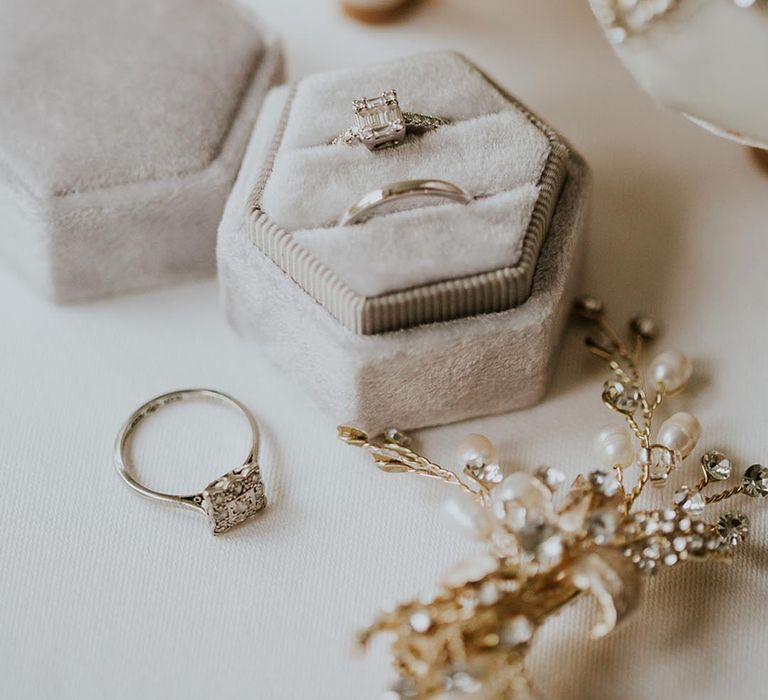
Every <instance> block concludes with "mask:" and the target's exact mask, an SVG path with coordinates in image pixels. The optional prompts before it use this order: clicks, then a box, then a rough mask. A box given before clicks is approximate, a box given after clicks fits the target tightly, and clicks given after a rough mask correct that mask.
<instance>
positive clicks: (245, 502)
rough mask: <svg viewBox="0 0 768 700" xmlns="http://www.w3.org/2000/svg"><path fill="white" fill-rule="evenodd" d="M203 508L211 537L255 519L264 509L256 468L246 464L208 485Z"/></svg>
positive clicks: (256, 466) (261, 487) (259, 472)
mask: <svg viewBox="0 0 768 700" xmlns="http://www.w3.org/2000/svg"><path fill="white" fill-rule="evenodd" d="M202 505H203V510H205V512H206V513H207V515H208V523H209V525H210V526H211V531H212V532H213V534H214V535H220V534H221V533H223V532H226V531H227V530H229V529H230V528H232V527H234V526H235V525H239V524H240V523H242V522H243V521H245V520H247V519H248V518H250V517H252V516H254V515H256V513H258V512H259V511H260V510H261V509H262V508H264V506H266V505H267V499H266V497H265V496H264V484H263V483H262V481H261V470H260V469H259V465H258V464H248V465H246V466H244V467H241V468H240V469H235V470H234V471H231V472H229V474H225V475H224V476H222V477H220V478H218V479H217V480H216V481H214V482H212V483H210V484H209V485H208V487H207V488H206V489H205V491H203V503H202Z"/></svg>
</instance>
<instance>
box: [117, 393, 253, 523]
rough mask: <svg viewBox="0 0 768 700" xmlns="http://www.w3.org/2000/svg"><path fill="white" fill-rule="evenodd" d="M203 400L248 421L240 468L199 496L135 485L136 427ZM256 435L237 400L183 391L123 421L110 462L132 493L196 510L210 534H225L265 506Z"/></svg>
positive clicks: (249, 416) (160, 398) (158, 399)
mask: <svg viewBox="0 0 768 700" xmlns="http://www.w3.org/2000/svg"><path fill="white" fill-rule="evenodd" d="M188 400H207V401H213V402H215V403H218V404H222V405H224V406H227V407H229V408H233V409H234V410H235V411H236V412H238V413H239V414H240V415H241V416H242V417H243V418H245V419H246V421H247V422H248V426H249V428H250V431H251V444H250V447H249V449H248V454H247V456H246V458H245V460H244V461H243V463H242V465H241V466H240V467H238V468H237V469H234V470H233V471H231V472H228V473H227V474H225V475H224V476H221V477H219V478H218V479H216V480H215V481H212V482H211V483H210V484H209V485H208V486H207V487H206V488H205V489H204V490H203V491H202V492H201V493H196V494H192V495H190V496H176V495H173V494H170V493H162V492H160V491H154V490H152V489H150V488H148V487H146V486H144V485H143V484H141V483H139V481H138V480H137V479H136V477H135V476H134V474H133V471H134V470H133V464H132V461H131V458H130V449H129V447H130V440H131V437H132V435H133V433H134V432H135V430H136V428H137V427H138V426H139V424H140V423H141V422H142V421H143V420H144V419H145V418H147V417H148V416H150V415H152V414H153V413H155V412H156V411H158V410H159V409H161V408H163V407H164V406H168V405H171V404H174V403H177V402H179V401H188ZM258 447H259V433H258V426H257V425H256V419H255V418H254V417H253V415H252V414H251V412H250V411H249V410H248V409H247V408H246V407H245V406H243V404H241V403H240V402H239V401H237V400H236V399H233V398H232V397H231V396H228V395H227V394H223V393H221V392H219V391H214V390H213V389H183V390H181V391H172V392H170V393H168V394H163V395H162V396H158V397H156V398H154V399H151V400H150V401H147V403H145V404H144V405H143V406H141V407H140V408H138V409H137V410H136V411H135V412H134V413H133V414H132V415H131V416H130V418H128V420H127V421H126V422H125V424H124V425H123V427H122V428H121V429H120V432H119V433H118V435H117V439H116V440H115V450H114V461H115V468H116V469H117V473H118V474H119V475H120V477H121V478H122V479H123V481H124V482H125V483H126V484H127V485H128V486H129V487H130V488H131V489H133V490H134V491H136V492H137V493H139V494H141V495H142V496H146V497H147V498H152V499H154V500H158V501H165V502H167V503H174V504H176V505H181V506H185V507H187V508H192V509H194V510H196V511H199V512H201V513H203V514H204V515H206V516H207V518H208V523H209V525H210V528H211V531H212V532H213V534H214V535H219V534H221V533H223V532H226V531H227V530H229V529H230V528H232V527H234V526H235V525H238V524H240V523H242V522H243V521H245V520H247V519H248V518H250V517H251V516H253V515H255V514H256V513H258V512H259V511H260V510H261V509H262V508H264V507H265V506H266V504H267V499H266V497H265V495H264V484H263V482H262V480H261V471H260V468H259V464H258V462H257V457H258Z"/></svg>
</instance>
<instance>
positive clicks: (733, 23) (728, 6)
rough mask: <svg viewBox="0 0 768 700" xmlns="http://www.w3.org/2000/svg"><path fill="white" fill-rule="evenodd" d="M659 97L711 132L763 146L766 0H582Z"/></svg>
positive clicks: (766, 138)
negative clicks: (587, 0) (588, 2)
mask: <svg viewBox="0 0 768 700" xmlns="http://www.w3.org/2000/svg"><path fill="white" fill-rule="evenodd" d="M590 4H591V6H592V10H593V11H594V13H595V15H596V16H597V18H598V20H599V21H600V22H601V24H602V25H603V28H604V29H605V32H606V35H607V37H608V39H609V41H610V42H611V43H612V44H613V47H614V49H615V51H616V53H617V54H618V56H619V58H621V60H622V61H623V63H624V64H625V66H626V67H627V68H628V69H629V71H630V72H631V73H632V75H633V76H634V77H635V79H636V80H637V81H638V82H639V83H640V85H641V86H642V87H643V88H644V89H645V90H646V91H647V92H648V93H650V94H651V96H652V97H654V98H655V99H656V100H657V101H658V102H659V103H660V104H662V105H664V106H666V107H670V108H672V109H675V110H677V111H679V112H682V113H683V114H684V115H685V116H687V117H689V118H690V119H691V120H693V121H694V122H695V123H697V124H699V125H700V126H702V127H704V128H705V129H708V130H709V131H712V132H713V133H715V134H717V135H718V136H723V137H725V138H730V139H733V140H735V141H738V142H740V143H743V144H746V145H750V146H758V147H762V148H768V118H766V117H767V116H768V81H766V80H765V66H766V65H768V2H766V0H590Z"/></svg>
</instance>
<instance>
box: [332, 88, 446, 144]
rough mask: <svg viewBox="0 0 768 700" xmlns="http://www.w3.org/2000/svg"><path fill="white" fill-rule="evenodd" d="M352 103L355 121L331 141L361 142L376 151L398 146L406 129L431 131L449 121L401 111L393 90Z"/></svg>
mask: <svg viewBox="0 0 768 700" xmlns="http://www.w3.org/2000/svg"><path fill="white" fill-rule="evenodd" d="M352 104H353V106H354V108H355V117H356V119H357V124H356V125H355V126H353V127H351V128H350V129H347V130H346V131H345V132H344V133H343V134H341V136H338V137H337V138H336V139H334V140H333V143H346V144H348V145H354V144H356V143H362V144H363V145H364V146H366V147H367V148H368V149H369V150H371V151H378V150H381V149H382V148H390V147H392V146H399V145H400V144H401V143H402V142H403V139H404V138H405V136H406V134H407V133H423V132H424V131H432V130H434V129H438V128H440V127H441V126H446V125H447V124H449V123H450V122H449V121H448V120H447V119H444V118H443V117H434V116H431V115H428V114H418V113H416V112H403V111H402V109H400V103H399V102H398V100H397V93H396V92H395V91H394V90H388V91H387V92H384V93H382V94H381V95H379V96H378V97H369V98H365V97H364V98H361V99H359V100H355V101H354V102H353V103H352Z"/></svg>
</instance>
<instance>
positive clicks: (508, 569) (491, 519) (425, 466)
mask: <svg viewBox="0 0 768 700" xmlns="http://www.w3.org/2000/svg"><path fill="white" fill-rule="evenodd" d="M576 310H577V312H578V313H579V315H580V316H581V317H582V318H584V319H586V320H587V321H589V322H590V323H591V324H592V326H593V327H594V330H595V332H594V334H593V335H591V336H590V337H589V338H587V341H586V342H587V347H588V348H589V349H590V351H591V352H592V353H594V354H595V355H597V356H598V357H600V358H601V359H603V360H604V361H605V362H606V363H607V364H608V366H609V368H610V370H611V372H612V375H613V376H612V378H611V379H609V380H608V381H606V382H605V384H604V386H603V393H602V398H603V402H604V403H605V404H606V405H607V406H608V407H609V408H610V409H612V410H613V411H615V412H616V413H618V414H619V415H620V416H621V417H622V418H623V419H624V423H625V425H616V426H613V427H611V428H607V429H604V430H603V431H601V432H600V433H599V434H598V436H597V439H596V448H597V451H598V454H599V456H600V462H601V464H600V467H601V468H600V469H597V470H595V471H592V472H590V473H589V474H587V475H586V476H583V475H580V476H578V477H577V478H576V480H575V481H574V482H573V484H572V485H571V487H570V489H569V490H568V492H567V493H566V494H565V495H564V496H563V497H562V498H555V494H556V491H557V490H558V487H559V486H560V485H561V484H562V482H563V481H564V478H565V477H564V475H563V474H562V473H561V472H559V471H558V470H556V469H553V468H541V469H539V470H538V471H537V472H536V473H535V475H532V474H528V473H525V472H520V471H519V472H514V473H512V474H511V475H509V476H507V477H506V478H505V477H504V475H503V473H502V471H501V469H500V467H499V464H498V459H497V456H496V451H495V449H494V447H493V445H492V444H491V443H490V441H489V440H488V439H487V438H485V437H484V436H481V435H471V436H469V437H468V438H467V440H465V442H464V443H463V447H462V462H463V473H462V475H461V476H459V475H458V474H456V473H454V472H453V471H450V470H448V469H444V468H443V467H440V466H439V465H437V464H435V463H433V462H431V461H430V460H428V459H426V458H425V457H423V456H421V455H420V454H418V453H417V452H415V451H414V450H412V449H411V448H410V447H409V440H408V438H407V437H406V436H405V435H403V434H402V433H400V432H398V431H397V430H394V429H393V430H389V431H387V432H386V433H385V435H383V436H381V437H380V438H377V439H371V438H369V436H368V435H367V434H366V433H365V432H363V431H361V430H358V429H356V428H353V427H350V426H340V427H339V429H338V432H339V437H340V438H341V439H342V440H343V441H344V442H346V443H348V444H350V445H355V446H358V447H361V448H363V449H364V450H366V451H367V452H369V453H370V454H371V456H372V457H373V459H374V461H375V463H376V465H377V466H378V467H379V468H380V469H382V470H383V471H385V472H410V473H413V474H421V475H423V476H428V477H432V478H436V479H440V480H442V481H444V482H446V483H448V484H453V485H454V486H456V487H457V488H458V489H459V490H460V491H461V492H462V493H460V494H457V496H460V498H458V499H455V500H453V501H451V502H449V504H448V507H449V512H450V513H451V514H452V515H454V516H456V518H457V519H458V521H459V523H460V524H461V525H463V526H464V528H465V529H467V530H468V531H469V532H470V533H471V534H472V535H473V536H475V537H477V538H479V539H481V540H482V541H484V542H485V543H486V544H487V546H488V553H487V554H485V555H481V556H479V557H475V558H472V559H469V560H467V561H465V562H463V563H462V564H460V565H459V566H458V567H456V568H455V569H453V570H452V571H450V572H449V573H448V574H447V575H446V576H444V577H443V579H442V581H441V587H440V590H439V593H438V594H437V595H436V596H435V597H431V598H429V599H424V600H421V599H419V600H413V601H410V602H407V603H404V604H401V605H398V606H397V607H395V608H394V609H392V610H390V611H388V612H385V613H384V614H382V615H381V616H380V617H379V618H378V619H377V620H376V621H375V622H374V623H373V624H372V625H371V626H370V627H369V628H368V629H366V630H365V631H363V632H362V633H361V635H360V639H359V641H360V644H361V645H362V646H363V647H364V646H365V645H366V644H367V643H368V641H369V640H370V639H371V638H372V637H373V636H374V635H376V634H378V633H380V632H390V633H392V634H394V637H395V638H394V642H393V644H392V654H393V656H394V665H395V669H396V670H397V672H398V674H399V676H400V680H399V682H398V684H397V686H396V687H395V688H393V689H392V697H393V698H431V697H435V696H437V695H439V694H440V693H443V692H447V691H452V692H456V693H461V692H465V693H469V694H473V693H481V694H482V695H481V697H485V698H498V699H502V698H515V699H518V698H530V697H534V693H533V688H532V685H531V682H530V680H529V678H528V676H527V674H526V671H525V665H524V663H525V656H526V653H527V651H528V649H529V646H530V644H531V642H532V641H533V638H534V636H535V633H536V631H537V629H538V628H539V627H540V626H541V625H542V624H543V623H544V622H545V621H546V620H547V619H548V618H549V617H550V616H551V615H553V614H554V613H556V612H557V611H558V610H560V609H561V608H562V607H563V606H564V605H565V604H566V603H568V602H570V601H571V600H573V599H574V598H576V597H577V596H579V595H580V594H581V593H589V594H591V595H592V596H594V597H595V599H596V601H597V603H598V608H599V619H598V621H597V622H596V623H595V624H594V626H593V627H592V630H591V636H592V637H593V638H599V637H603V636H605V635H607V634H608V633H609V632H611V631H612V630H613V629H614V628H615V627H616V625H617V624H618V623H619V622H621V621H622V620H623V619H624V618H625V617H626V616H627V615H629V613H631V612H632V611H633V610H634V609H635V608H636V607H637V605H638V603H639V600H640V595H641V591H642V579H643V576H642V575H643V574H653V573H655V572H657V571H659V570H660V569H663V568H669V567H672V566H675V565H676V564H678V563H679V562H683V561H687V560H703V559H716V558H719V559H725V558H729V557H730V556H731V555H732V553H733V550H734V548H735V547H736V546H737V545H738V544H739V543H740V542H742V541H743V540H744V538H745V537H746V536H747V534H748V530H749V520H748V519H747V516H746V515H744V514H743V513H737V512H730V513H725V514H723V515H720V517H719V518H718V519H717V521H716V522H706V521H704V520H701V519H700V516H701V515H702V514H703V513H704V512H705V511H706V510H707V508H708V506H709V504H714V503H718V502H720V501H723V500H726V499H728V498H731V497H732V496H736V495H739V494H744V495H747V496H753V497H764V496H766V495H768V469H766V468H764V467H762V466H760V465H758V464H755V465H752V466H750V467H749V468H748V469H747V470H746V471H745V472H744V474H743V476H742V477H741V479H740V481H739V482H738V484H736V485H733V486H730V487H728V488H725V489H724V490H721V491H717V492H715V493H710V494H708V495H707V494H705V491H707V490H708V487H710V486H711V485H712V484H713V482H724V481H726V480H727V479H729V478H730V477H731V474H732V471H733V469H732V464H731V461H730V460H729V459H728V457H726V455H725V454H723V453H722V452H720V451H718V450H710V451H708V452H706V453H705V454H704V455H703V456H702V457H701V475H700V479H699V480H698V482H697V483H696V484H695V485H693V486H691V487H687V486H683V487H681V488H679V489H678V490H676V491H675V493H674V496H673V502H672V503H671V504H670V505H669V507H668V508H665V509H660V510H643V509H636V508H635V504H636V502H637V500H638V498H639V497H640V495H641V494H642V493H643V490H644V488H645V487H646V486H647V485H648V484H649V483H650V484H651V486H655V487H664V486H665V484H666V482H667V479H668V477H669V475H670V474H671V473H672V472H673V471H676V470H678V469H679V468H680V467H681V466H682V464H683V463H684V462H685V460H686V459H687V458H688V457H689V456H690V455H691V454H692V452H693V451H694V449H695V447H696V444H697V442H698V440H699V434H700V431H701V428H700V425H699V422H698V421H697V420H696V418H695V417H694V416H693V415H691V414H690V413H685V412H681V413H675V414H674V415H672V416H671V417H670V418H668V419H667V420H666V421H664V422H663V423H662V424H661V426H660V427H659V428H658V430H654V426H653V423H654V417H655V415H656V412H657V409H658V407H659V406H660V405H661V404H662V402H663V401H664V400H665V399H666V398H667V397H668V396H671V395H674V394H677V393H679V392H681V391H682V390H683V389H684V388H685V386H686V384H687V383H688V380H689V379H690V377H691V373H692V366H691V363H690V361H689V360H688V359H687V358H686V357H685V356H684V355H683V354H681V353H679V352H671V351H670V352H665V353H662V354H660V355H658V356H657V357H656V358H655V359H654V360H653V361H652V362H651V364H650V366H649V369H648V372H647V376H648V379H649V382H648V386H647V388H646V382H645V381H644V379H643V375H642V373H641V371H640V358H641V354H642V350H643V346H644V345H645V344H646V343H647V342H649V341H651V340H653V338H654V337H655V336H656V326H655V323H654V322H653V321H652V320H651V319H649V318H647V317H643V316H636V317H634V318H633V319H632V320H631V321H630V323H629V329H630V332H631V336H632V338H631V341H630V342H629V343H627V342H625V341H624V340H623V339H622V338H621V337H620V336H619V334H618V333H617V332H616V331H615V330H614V329H613V328H612V327H611V325H610V324H609V323H608V322H607V321H606V318H605V310H604V307H603V304H602V303H601V302H600V301H599V300H598V299H595V298H594V297H582V298H580V299H579V300H578V301H577V303H576ZM630 472H631V477H632V479H633V483H632V484H631V485H630Z"/></svg>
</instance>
